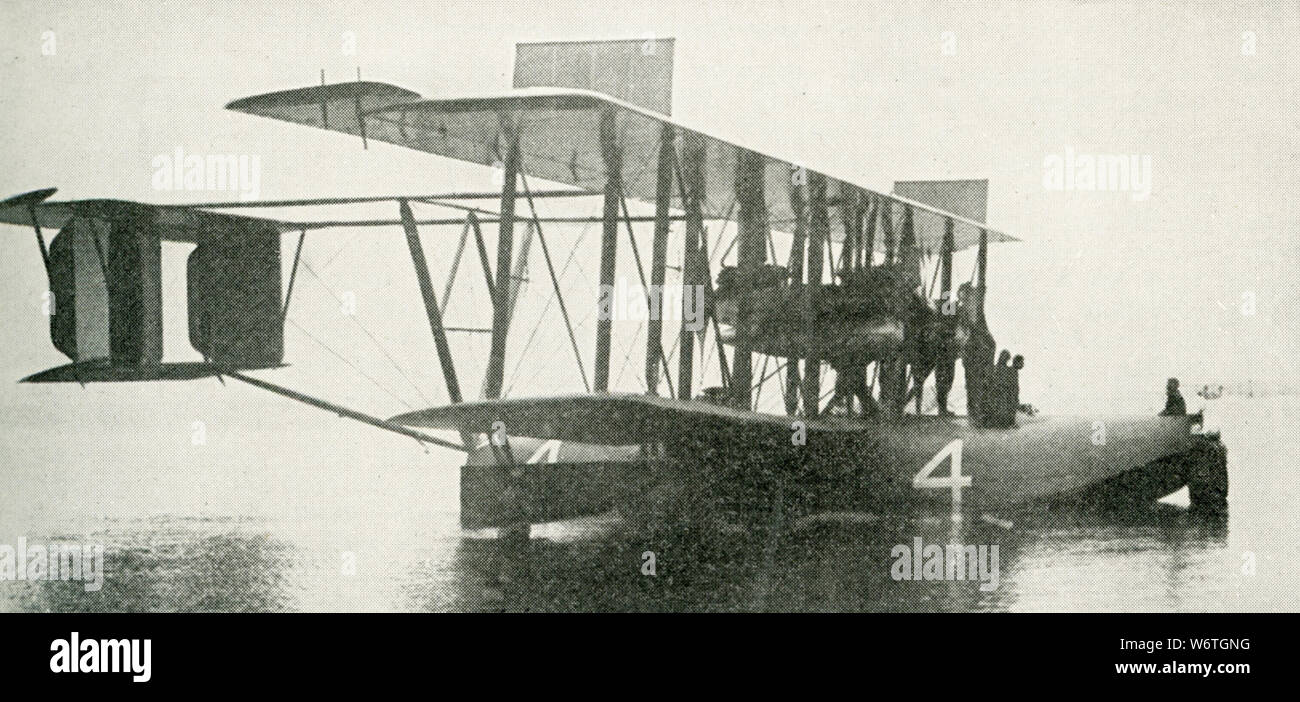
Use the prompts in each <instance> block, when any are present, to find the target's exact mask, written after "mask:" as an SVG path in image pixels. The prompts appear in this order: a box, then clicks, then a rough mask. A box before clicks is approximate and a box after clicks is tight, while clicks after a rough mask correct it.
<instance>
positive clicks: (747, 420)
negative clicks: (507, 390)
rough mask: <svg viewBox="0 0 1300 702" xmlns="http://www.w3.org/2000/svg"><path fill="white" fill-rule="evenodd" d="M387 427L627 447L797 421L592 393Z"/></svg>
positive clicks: (774, 428) (813, 424)
mask: <svg viewBox="0 0 1300 702" xmlns="http://www.w3.org/2000/svg"><path fill="white" fill-rule="evenodd" d="M388 421H390V422H393V423H395V424H402V425H406V426H413V427H426V428H431V429H446V430H454V431H462V432H469V433H474V434H492V433H494V431H495V430H499V429H500V428H501V426H502V425H504V427H505V431H506V433H507V434H508V435H510V436H529V437H534V438H539V439H559V440H561V441H576V442H580V443H592V444H607V445H613V446H626V445H636V444H642V443H648V442H655V441H663V440H669V439H673V438H675V437H684V436H688V435H691V434H695V435H708V434H709V433H711V432H719V431H724V432H725V431H730V430H735V429H737V428H751V429H756V430H760V431H762V430H768V431H770V432H771V433H772V434H773V435H776V434H778V433H783V434H787V435H788V434H789V433H790V432H791V431H793V428H792V427H791V423H792V422H794V421H795V419H794V418H793V417H783V416H778V415H774V414H763V413H760V412H750V411H745V410H738V409H733V408H730V407H722V406H719V405H715V404H711V403H708V402H702V401H699V400H676V399H672V398H665V397H654V396H650V395H636V394H632V393H593V394H590V395H561V396H552V397H528V398H511V399H507V400H482V401H477V402H463V403H461V404H455V405H445V406H442V407H432V408H429V409H423V410H417V411H414V412H407V413H405V414H399V415H397V416H396V417H392V418H391V419H389V420H388ZM800 421H805V422H806V424H807V428H808V430H809V431H810V432H811V431H814V430H823V431H833V430H834V428H833V427H830V426H822V425H821V424H820V423H819V422H818V421H817V420H800ZM497 422H501V423H502V424H501V425H497V424H496V423H497Z"/></svg>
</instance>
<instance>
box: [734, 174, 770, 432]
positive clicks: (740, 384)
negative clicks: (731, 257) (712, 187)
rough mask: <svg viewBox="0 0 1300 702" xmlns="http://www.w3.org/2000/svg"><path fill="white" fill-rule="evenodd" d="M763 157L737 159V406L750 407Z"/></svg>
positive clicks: (762, 254) (761, 259)
mask: <svg viewBox="0 0 1300 702" xmlns="http://www.w3.org/2000/svg"><path fill="white" fill-rule="evenodd" d="M763 176H764V157H763V156H762V155H760V154H757V153H754V152H753V151H749V150H741V151H740V153H739V154H737V158H736V202H737V204H738V205H739V207H740V213H739V214H738V215H737V218H736V219H737V224H738V225H739V229H740V250H739V251H738V252H737V254H736V264H737V266H736V268H737V271H736V272H737V274H738V275H737V276H736V283H737V286H736V287H737V295H736V328H735V340H734V341H733V343H732V346H733V348H734V349H735V351H734V352H733V354H732V364H731V389H732V402H733V405H734V406H735V407H737V408H738V409H745V410H747V409H750V404H751V394H750V391H751V389H752V387H751V386H752V384H753V383H752V380H753V368H752V364H753V353H752V349H753V340H752V339H751V332H752V329H751V328H750V325H751V321H752V317H753V309H754V301H753V293H754V288H755V287H756V285H757V282H758V275H759V269H760V268H761V267H762V265H763V264H764V263H765V261H766V258H767V251H766V250H765V249H766V246H765V244H766V243H767V241H766V240H767V208H766V203H765V202H764V199H763V186H764V183H763Z"/></svg>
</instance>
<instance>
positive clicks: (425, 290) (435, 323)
mask: <svg viewBox="0 0 1300 702" xmlns="http://www.w3.org/2000/svg"><path fill="white" fill-rule="evenodd" d="M399 208H400V210H401V215H402V228H403V229H404V230H406V246H407V248H409V249H410V250H411V262H412V263H413V264H414V265H415V276H416V278H418V279H419V282H420V295H421V296H422V297H423V298H424V311H425V312H426V313H427V314H428V317H429V328H430V329H431V330H432V331H433V343H434V345H435V346H436V347H437V349H438V362H439V363H441V364H442V377H443V380H445V381H446V383H447V396H448V397H449V398H450V399H451V401H452V402H453V403H458V402H461V395H460V381H459V380H458V379H457V378H456V365H455V363H453V362H452V358H451V346H450V345H448V343H447V330H446V329H444V328H443V326H442V311H441V308H439V307H438V296H437V295H436V294H435V293H434V292H433V281H432V280H430V279H429V264H428V262H427V261H426V260H425V258H424V247H423V246H422V245H421V244H420V231H419V229H417V228H416V226H415V215H413V214H412V213H411V204H410V203H408V202H407V201H406V200H402V201H401V204H400V205H399ZM466 448H468V446H466Z"/></svg>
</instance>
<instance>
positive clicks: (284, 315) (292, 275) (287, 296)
mask: <svg viewBox="0 0 1300 702" xmlns="http://www.w3.org/2000/svg"><path fill="white" fill-rule="evenodd" d="M306 240H307V230H306V229H303V230H302V233H301V234H299V235H298V249H297V250H296V251H294V254H293V268H292V269H291V270H290V271H289V287H288V289H287V290H286V291H285V293H284V309H283V310H281V311H280V325H281V326H283V325H284V320H285V319H288V317H289V300H291V299H293V282H294V281H295V280H297V279H298V261H299V260H300V259H301V258H302V245H303V242H305V241H306Z"/></svg>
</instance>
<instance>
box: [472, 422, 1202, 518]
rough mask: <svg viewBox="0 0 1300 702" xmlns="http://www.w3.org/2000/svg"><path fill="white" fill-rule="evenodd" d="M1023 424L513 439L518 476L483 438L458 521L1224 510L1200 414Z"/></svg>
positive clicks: (911, 424) (932, 424)
mask: <svg viewBox="0 0 1300 702" xmlns="http://www.w3.org/2000/svg"><path fill="white" fill-rule="evenodd" d="M1021 419H1022V422H1021V425H1020V426H1019V427H1016V428H1011V429H984V428H977V427H971V426H970V425H969V424H967V423H966V422H965V420H964V419H961V418H957V419H949V418H939V417H907V418H905V419H904V420H902V421H900V422H898V423H885V424H878V425H877V424H872V425H869V426H870V428H868V425H866V424H864V425H863V431H862V432H855V433H847V432H844V433H836V434H830V435H825V436H820V437H818V438H817V439H816V440H815V441H813V442H811V443H809V444H807V445H804V446H795V445H792V444H791V443H790V442H788V441H787V442H785V443H784V445H782V444H781V443H778V442H776V441H773V440H772V439H771V438H770V435H768V436H767V437H766V438H764V437H758V436H755V435H748V434H746V432H744V431H743V430H738V431H737V432H736V433H734V434H733V435H731V436H722V437H709V438H708V439H707V440H699V441H694V442H693V441H689V440H687V441H682V442H677V443H674V444H672V445H666V446H664V447H663V448H662V449H660V448H658V447H654V446H646V447H641V446H601V445H595V444H581V443H576V442H567V441H565V442H561V441H558V440H548V441H543V440H540V439H529V438H517V437H511V438H510V439H509V441H508V443H509V445H510V449H511V460H513V461H514V462H515V468H514V469H512V468H510V467H509V466H507V465H504V464H503V463H502V462H500V461H499V460H498V457H500V456H501V454H500V453H499V449H498V452H497V453H493V452H492V451H491V448H492V447H490V446H488V445H486V442H482V443H483V445H480V447H479V448H478V449H476V450H475V451H472V452H471V453H470V455H469V461H468V462H467V465H466V466H465V467H464V469H463V470H462V473H461V504H462V517H461V519H462V524H463V525H464V526H465V527H466V528H482V527H489V526H504V525H506V524H511V523H521V522H530V523H540V522H546V521H557V520H562V519H568V518H574V517H579V516H584V515H589V514H595V513H599V512H603V511H607V510H609V509H611V508H616V509H618V510H619V511H620V512H622V513H623V514H624V515H625V516H628V517H634V518H635V519H636V521H647V520H648V521H650V522H656V521H658V522H664V523H679V522H683V521H692V520H696V519H705V520H713V519H715V518H720V519H722V520H725V521H736V520H740V521H742V522H743V521H744V519H745V517H744V515H745V514H747V513H748V514H753V513H756V512H757V513H760V514H766V513H767V511H768V509H769V508H770V505H771V504H772V501H773V499H774V495H777V494H780V495H782V498H781V499H782V500H783V501H784V503H785V505H786V506H787V508H788V509H789V510H792V511H794V512H799V513H805V514H807V513H816V512H838V511H877V510H880V511H905V512H917V513H922V514H943V513H948V512H951V511H953V510H954V509H958V510H960V511H962V512H964V513H967V514H972V513H973V514H975V515H979V514H981V513H986V512H1002V511H1007V510H1015V509H1018V508H1020V507H1023V506H1024V505H1026V504H1031V503H1035V502H1041V501H1048V500H1083V501H1087V502H1097V501H1104V502H1116V501H1119V502H1123V501H1147V500H1154V499H1157V498H1159V497H1162V496H1164V495H1167V494H1169V493H1171V492H1174V491H1176V490H1178V489H1179V488H1181V487H1182V486H1184V485H1189V486H1190V487H1191V489H1192V492H1193V498H1194V499H1193V501H1194V502H1195V503H1198V504H1201V505H1209V506H1212V507H1214V508H1216V509H1222V508H1223V507H1224V506H1226V490H1227V483H1226V480H1227V478H1226V454H1225V452H1224V450H1223V448H1222V444H1220V443H1219V442H1218V441H1217V440H1213V439H1207V438H1205V437H1202V436H1199V435H1196V434H1193V433H1191V431H1190V428H1191V423H1192V419H1191V418H1188V417H1098V418H1091V417H1033V418H1029V417H1022V418H1021ZM846 421H856V420H846ZM954 468H956V472H955V473H954ZM512 470H517V471H518V478H514V477H512ZM954 482H955V483H957V484H958V492H959V493H960V494H959V497H958V499H957V501H956V505H955V504H954V499H953V498H954V495H955V494H957V493H955V492H954V490H953V487H952V485H953V483H954ZM778 485H779V488H778Z"/></svg>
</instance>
